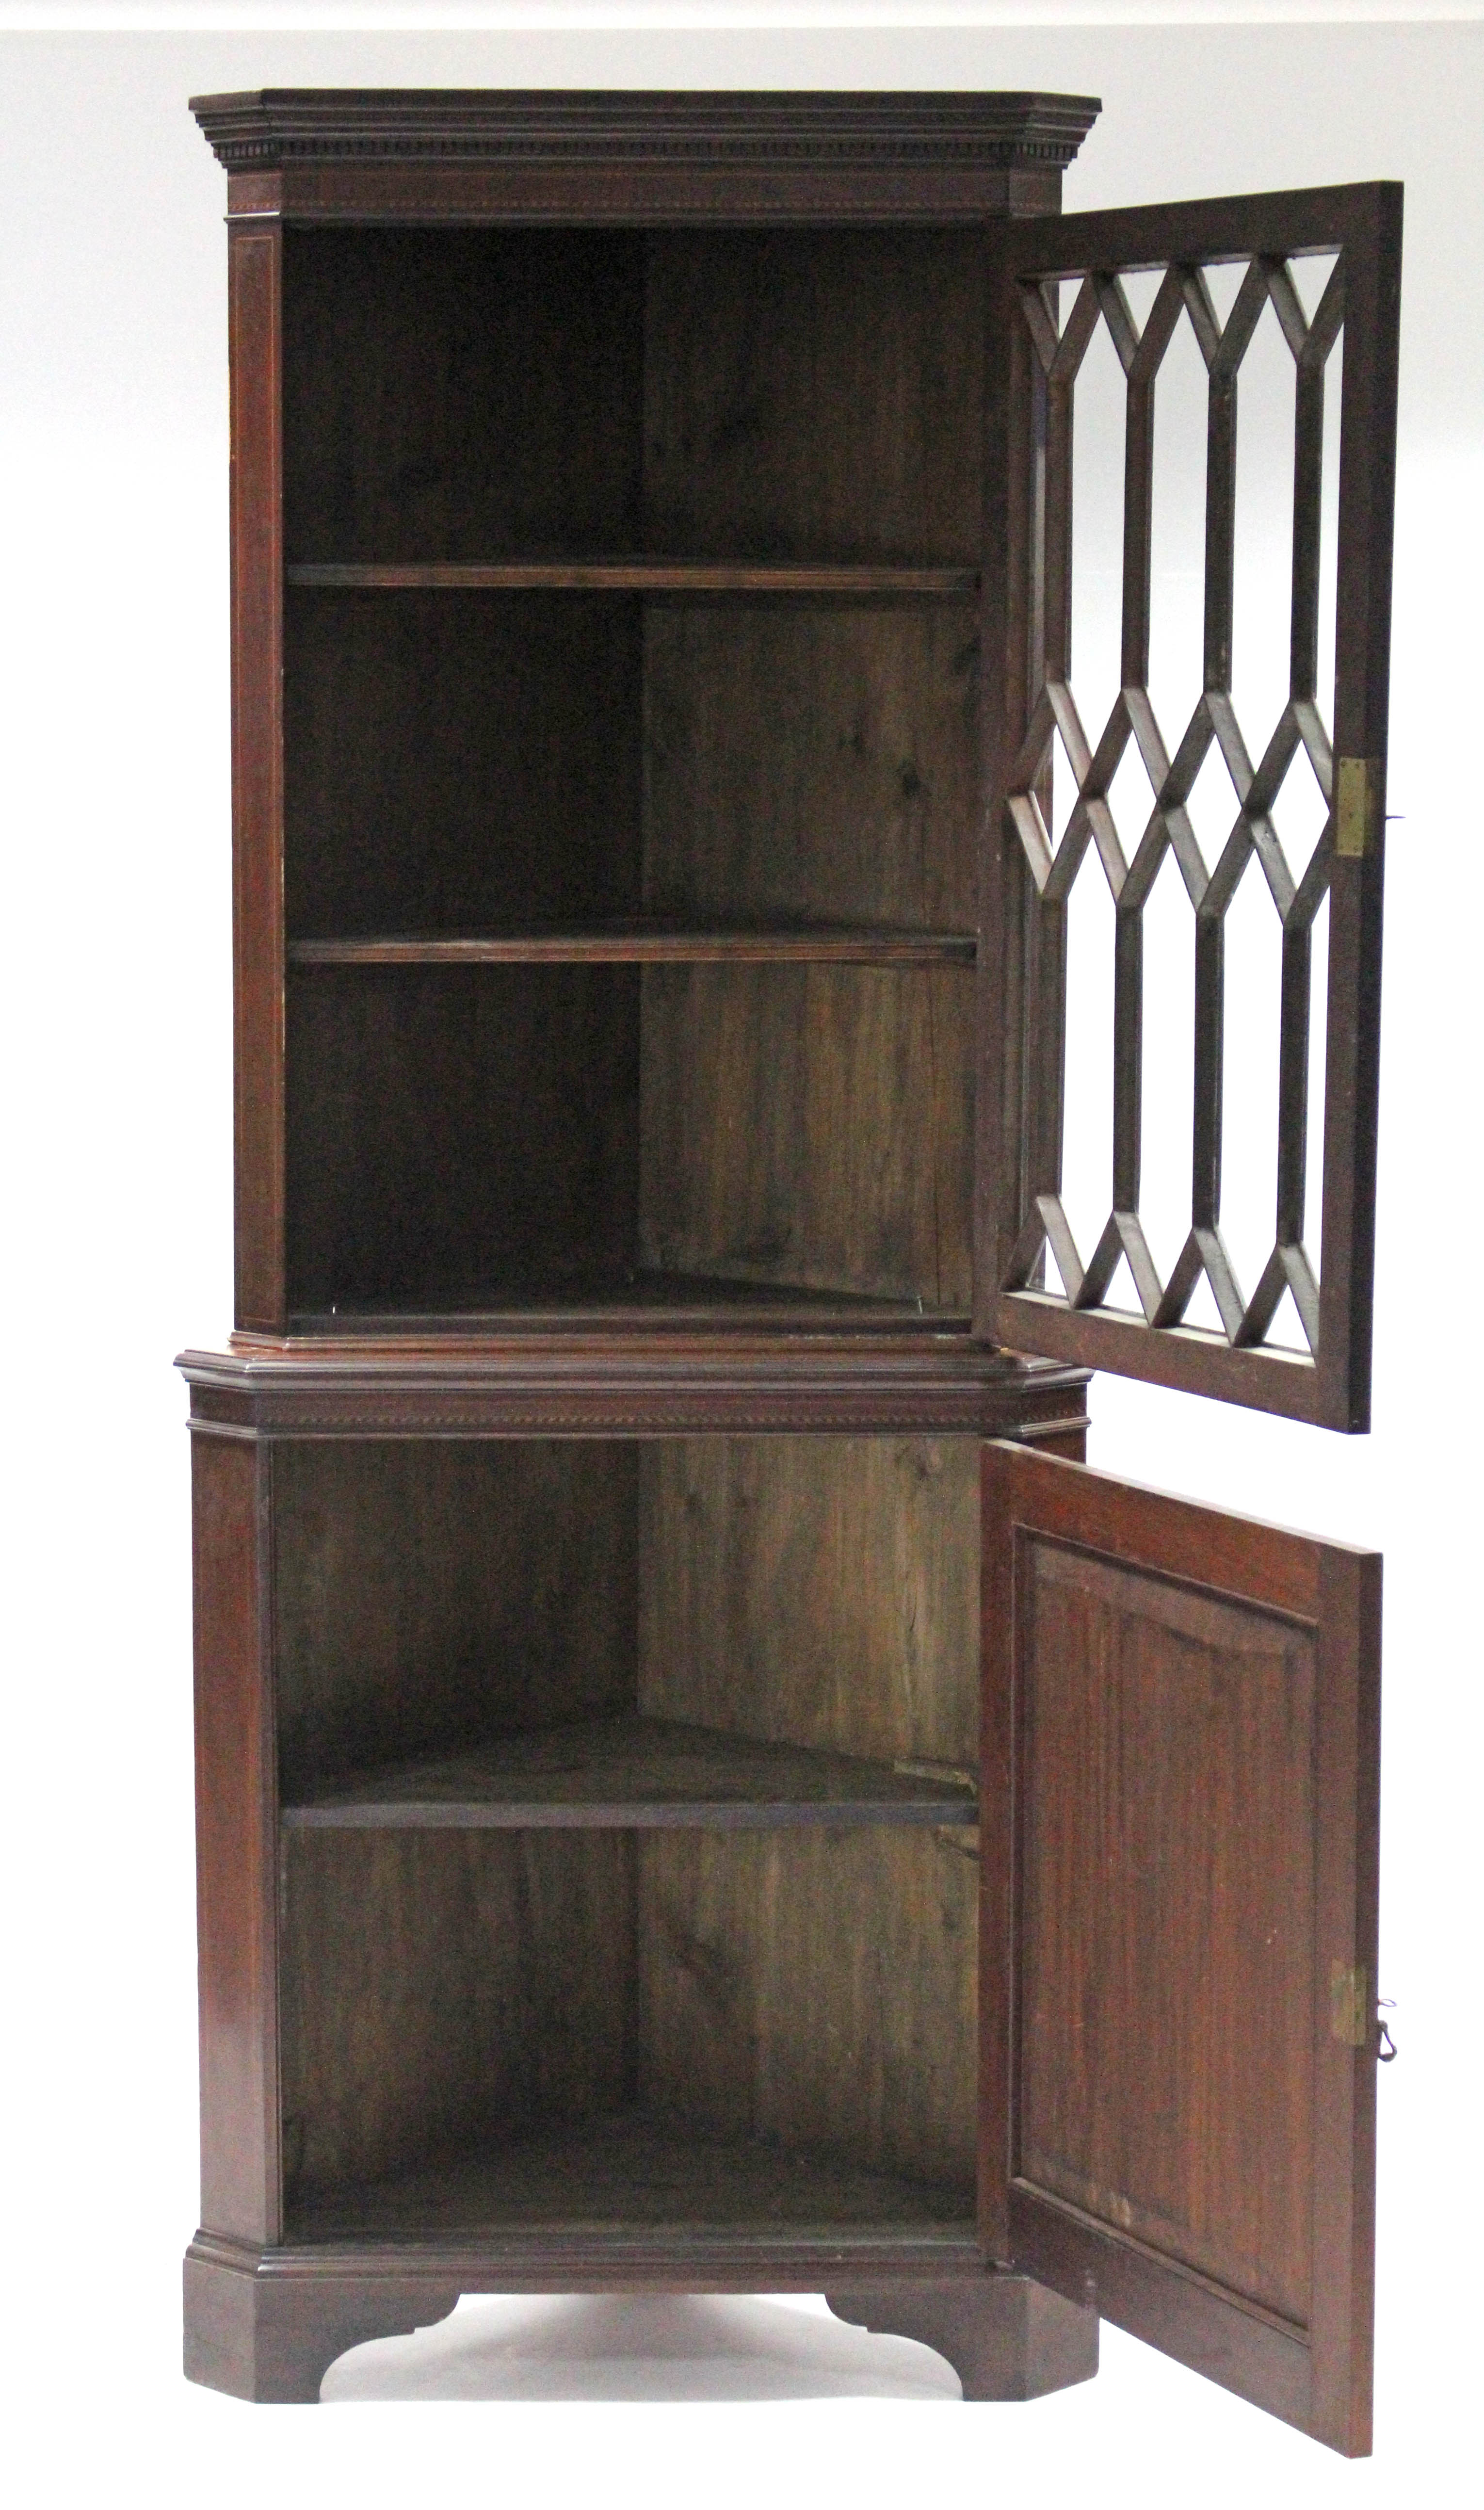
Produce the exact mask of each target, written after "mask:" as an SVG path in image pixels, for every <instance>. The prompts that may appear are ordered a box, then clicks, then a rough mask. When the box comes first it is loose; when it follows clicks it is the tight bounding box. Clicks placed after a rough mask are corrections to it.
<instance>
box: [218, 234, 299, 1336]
mask: <svg viewBox="0 0 1484 2510" xmlns="http://www.w3.org/2000/svg"><path fill="white" fill-rule="evenodd" d="M227 288H228V297H227V303H228V324H229V338H230V377H231V399H232V970H233V984H232V1000H233V1063H232V1069H233V1102H232V1103H233V1143H234V1154H233V1155H234V1162H235V1174H236V1224H235V1229H236V1245H235V1276H236V1287H235V1295H234V1306H233V1312H234V1316H235V1319H236V1322H237V1323H238V1324H239V1325H241V1326H248V1327H257V1328H259V1329H261V1330H262V1331H264V1332H270V1333H271V1332H273V1331H274V1330H275V1329H278V1330H282V1328H283V1326H284V1324H285V1321H286V1318H287V1312H288V1310H287V1290H286V1282H285V1245H284V1233H285V1174H284V1165H285V1159H284V927H283V918H282V912H281V902H282V895H283V880H284V590H283V562H284V516H283V496H284V436H283V410H282V389H283V386H282V363H283V240H282V238H281V236H280V234H279V231H278V228H277V226H276V225H268V226H265V227H256V226H246V227H243V228H240V229H239V230H238V231H237V232H236V233H235V234H234V235H233V237H232V239H231V242H230V245H229V247H228V255H227Z"/></svg>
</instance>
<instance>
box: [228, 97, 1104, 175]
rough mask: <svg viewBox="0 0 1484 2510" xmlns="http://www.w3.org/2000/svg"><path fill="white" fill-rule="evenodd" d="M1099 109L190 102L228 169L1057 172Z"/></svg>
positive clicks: (741, 102)
mask: <svg viewBox="0 0 1484 2510" xmlns="http://www.w3.org/2000/svg"><path fill="white" fill-rule="evenodd" d="M1101 109H1102V108H1101V104H1100V102H1099V100H1098V98H1096V97H1095V96H1080V95H1041V94H1036V93H1030V92H1016V93H1010V92H999V91H991V92H985V93H968V92H963V93H961V92H957V91H944V90H931V91H924V92H922V93H915V94H887V93H882V94H875V93H870V92H849V93H837V92H833V91H828V90H825V91H804V90H798V91H771V92H767V93H750V92H743V91H741V90H720V91H716V92H714V93H706V92H686V93H676V92H672V91H669V90H665V89H636V90H629V91H622V90H613V91H608V90H597V89H561V88H548V89H501V88H487V89H486V88H416V89H398V88H258V89H250V90H247V91H246V92H244V93H242V94H238V95H198V96H193V97H192V98H191V111H192V113H193V114H194V115H195V117H196V120H197V121H198V123H199V124H200V125H201V128H202V131H203V132H204V133H205V134H206V137H207V139H208V140H209V143H210V146H211V149H212V151H213V153H214V155H215V156H216V158H217V160H218V162H219V163H220V164H221V165H222V166H224V167H226V169H227V170H228V171H229V172H241V171H247V170H251V171H255V172H262V171H272V170H274V169H276V168H282V167H285V166H288V165H295V166H303V165H314V164H329V163H345V162H346V161H354V162H359V163H362V164H364V163H367V162H375V161H380V162H383V163H389V164H406V163H407V162H409V161H413V162H415V161H417V160H420V159H421V160H424V161H432V160H445V161H446V160H449V159H455V160H458V161H460V162H462V163H464V164H466V165H467V164H480V163H483V164H488V165H496V164H502V163H504V164H509V163H512V162H530V161H533V160H537V161H539V160H542V159H545V160H547V161H548V162H551V163H553V164H559V163H566V164H571V163H573V162H574V161H575V162H577V163H580V164H589V165H604V164H606V165H613V164H625V165H630V166H631V165H633V164H635V163H640V164H643V163H646V162H647V163H650V164H653V165H656V166H669V167H673V166H676V165H685V164H692V165H694V164H704V163H706V162H708V161H709V162H717V161H720V162H721V163H723V164H725V165H728V166H733V167H735V166H737V165H739V164H743V165H750V166H755V167H766V166H769V165H788V164H795V163H797V162H798V161H799V160H800V159H801V158H804V157H814V158H817V159H818V158H821V157H822V158H825V159H827V160H829V161H830V162H831V163H833V164H836V165H838V164H841V163H846V164H856V165H860V166H870V165H876V164H883V163H887V164H898V165H899V164H901V163H902V162H903V161H906V162H908V163H912V164H917V165H922V166H931V165H932V164H933V163H941V164H946V165H953V166H957V167H963V166H964V165H965V164H969V165H975V164H977V165H980V166H983V167H986V168H989V167H1005V166H1012V165H1036V166H1054V167H1058V168H1065V167H1067V166H1069V165H1070V164H1071V162H1072V159H1073V158H1074V157H1075V156H1076V154H1077V151H1078V149H1079V147H1080V146H1081V144H1082V142H1083V140H1084V137H1085V136H1086V133H1087V132H1088V131H1089V130H1090V129H1091V126H1092V124H1093V122H1094V121H1095V120H1096V118H1097V115H1098V113H1099V112H1100V111H1101Z"/></svg>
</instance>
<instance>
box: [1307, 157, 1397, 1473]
mask: <svg viewBox="0 0 1484 2510" xmlns="http://www.w3.org/2000/svg"><path fill="white" fill-rule="evenodd" d="M1401 197H1402V196H1401V185H1400V184H1399V183H1379V184H1375V185H1373V186H1371V187H1370V189H1369V191H1368V192H1366V193H1363V194H1362V195H1361V197H1360V199H1359V201H1357V205H1356V228H1357V232H1355V233H1354V234H1353V235H1351V236H1350V237H1348V238H1347V242H1346V251H1345V290H1346V293H1345V362H1344V386H1343V398H1342V402H1341V451H1340V508H1339V516H1338V523H1337V537H1338V550H1337V555H1338V570H1339V583H1338V587H1337V592H1336V603H1335V615H1336V645H1335V723H1334V746H1335V757H1336V760H1337V761H1338V762H1339V764H1338V767H1337V775H1339V776H1343V775H1344V773H1345V762H1346V761H1347V760H1353V761H1357V762H1358V761H1364V762H1365V771H1364V772H1365V776H1366V782H1367V786H1368V788H1369V793H1368V798H1369V804H1370V824H1369V827H1368V829H1367V832H1366V840H1365V845H1364V851H1363V852H1362V853H1361V854H1360V856H1358V857H1354V856H1345V857H1343V858H1342V856H1341V855H1340V853H1339V849H1338V846H1337V850H1336V858H1335V862H1334V866H1333V869H1332V872H1331V875H1330V892H1329V899H1330V904H1329V992H1328V1002H1327V1008H1326V1017H1325V1038H1326V1048H1325V1062H1324V1181H1323V1197H1324V1236H1323V1246H1324V1277H1323V1280H1322V1282H1321V1284H1320V1289H1319V1372H1320V1376H1321V1378H1322V1380H1323V1382H1324V1389H1325V1417H1326V1419H1333V1420H1338V1419H1339V1417H1340V1416H1341V1415H1342V1414H1343V1415H1344V1417H1345V1426H1347V1427H1349V1428H1351V1429H1366V1428H1369V1426H1370V1417H1371V1414H1370V1383H1371V1330H1372V1327H1371V1316H1372V1306H1373V1302H1374V1298H1375V1266H1376V1136H1377V1118H1378V1113H1379V1105H1380V1088H1381V1079H1380V1058H1381V930H1382V900H1383V894H1384V887H1385V871H1386V816H1385V815H1386V755H1387V728H1388V704H1389V685H1390V653H1391V534H1392V518H1393V510H1394V500H1395V488H1396V394H1397V362H1398V357H1399V344H1400V303H1401Z"/></svg>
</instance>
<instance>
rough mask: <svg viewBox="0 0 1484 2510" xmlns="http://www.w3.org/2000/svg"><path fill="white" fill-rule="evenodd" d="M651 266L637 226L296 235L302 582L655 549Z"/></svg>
mask: <svg viewBox="0 0 1484 2510" xmlns="http://www.w3.org/2000/svg"><path fill="white" fill-rule="evenodd" d="M643 263H644V247H643V242H642V239H641V238H639V237H638V236H635V235H632V234H626V233H623V232H617V231H616V232H610V233H608V234H597V233H589V234H586V235H583V234H577V233H573V232H568V233H566V234H552V233H546V234H541V233H534V232H530V231H527V232H524V233H521V232H519V231H511V230H507V231H505V232H503V233H502V232H500V231H498V230H494V231H492V230H490V229H487V228H486V229H479V228H470V229H466V230H465V231H464V232H462V233H459V234H453V235H430V234H427V233H419V232H418V231H417V230H416V229H415V228H407V227H400V228H399V227H396V226H380V227H373V228H370V229H365V230H360V231H358V230H355V229H351V228H340V229H333V228H331V229H321V230H318V231H310V230H306V229H293V230H291V231H290V232H289V235H288V238H287V242H286V245H285V276H284V326H285V331H284V348H285V368H284V427H285V509H286V513H285V523H286V555H287V557H288V560H289V561H290V564H289V577H288V580H289V582H290V583H299V584H306V583H308V584H325V583H331V584H341V585H344V584H352V585H355V584H364V583H387V582H396V581H401V582H408V581H427V580H428V579H427V577H426V575H425V573H424V569H425V568H426V567H427V565H428V563H429V562H430V561H438V577H437V578H436V579H435V580H438V581H442V582H445V583H447V582H458V581H460V580H461V579H462V578H463V576H464V569H463V566H462V565H460V564H459V563H457V562H458V561H463V562H466V563H468V562H471V561H473V562H476V563H478V564H480V565H481V566H482V565H483V564H487V562H488V561H489V560H491V559H499V558H515V559H524V558H527V557H533V556H534V557H549V558H550V557H556V556H558V555H560V554H561V553H563V552H566V553H569V554H570V555H572V556H574V557H583V558H586V557H587V556H588V555H589V553H590V552H592V551H597V552H604V551H613V552H614V554H615V555H619V554H622V553H623V552H624V551H627V550H630V549H633V548H635V547H636V546H637V537H638V532H639V458H640V444H639V412H640V399H639V396H640V390H641V374H640V356H641V340H642V329H641V326H642V319H643V313H642V307H643ZM450 561H453V562H455V563H453V564H452V565H450ZM478 580H482V581H486V582H488V581H491V580H492V579H491V578H489V577H488V576H487V575H485V576H482V577H481V578H480V579H478ZM518 580H519V581H523V582H529V581H530V578H529V577H528V576H524V575H521V576H519V578H518Z"/></svg>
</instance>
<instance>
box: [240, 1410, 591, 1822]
mask: <svg viewBox="0 0 1484 2510" xmlns="http://www.w3.org/2000/svg"><path fill="white" fill-rule="evenodd" d="M275 1476H276V1484H275V1487H276V1493H277V1506H276V1549H277V1582H278V1689H279V1721H280V1723H279V1750H280V1757H281V1763H282V1768H283V1776H284V1791H285V1797H287V1798H288V1799H289V1800H292V1799H293V1797H294V1795H295V1793H296V1791H297V1790H299V1789H301V1788H308V1787H311V1786H313V1785H314V1784H316V1783H321V1784H323V1783H324V1782H325V1781H326V1780H327V1779H329V1778H332V1777H333V1776H334V1775H336V1774H337V1773H339V1772H342V1771H345V1770H350V1769H355V1768H367V1767H371V1766H374V1765H375V1764H376V1763H377V1762H380V1761H391V1760H396V1759H404V1758H408V1757H411V1756H413V1755H415V1754H417V1753H419V1752H430V1751H438V1750H440V1749H444V1748H449V1747H453V1746H456V1745H458V1744H461V1743H469V1742H472V1741H475V1740H477V1739H479V1738H481V1737H485V1736H490V1735H496V1734H508V1733H513V1732H518V1731H521V1730H525V1729H528V1728H532V1727H540V1726H552V1725H557V1724H559V1723H560V1722H561V1721H562V1719H563V1718H572V1717H583V1716H590V1715H593V1714H594V1713H596V1712H598V1711H601V1710H602V1709H605V1708H628V1707H631V1706H632V1705H633V1698H634V1624H635V1613H636V1609H637V1608H636V1598H635V1581H636V1557H635V1533H636V1504H637V1502H636V1489H637V1477H638V1456H637V1453H636V1450H635V1447H634V1445H633V1443H632V1442H628V1443H625V1442H620V1441H614V1440H603V1439H587V1438H585V1439H570V1440H566V1439H564V1440H549V1439H526V1438H521V1439H497V1440H470V1439H441V1438H438V1439H426V1438H422V1439H351V1440H344V1441H341V1440H320V1439H314V1440H303V1441H285V1443H284V1444H283V1445H282V1446H281V1447H280V1448H279V1449H278V1451H277V1456H276V1462H275Z"/></svg>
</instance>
